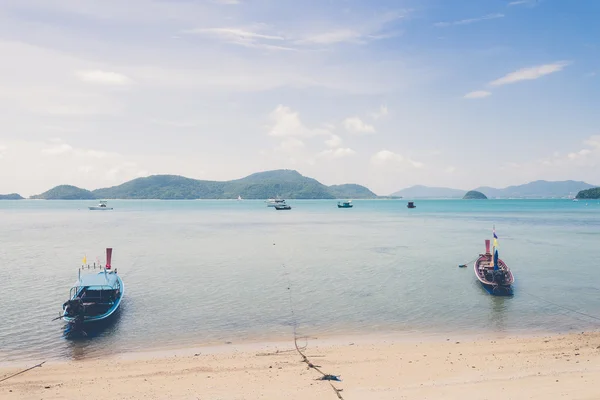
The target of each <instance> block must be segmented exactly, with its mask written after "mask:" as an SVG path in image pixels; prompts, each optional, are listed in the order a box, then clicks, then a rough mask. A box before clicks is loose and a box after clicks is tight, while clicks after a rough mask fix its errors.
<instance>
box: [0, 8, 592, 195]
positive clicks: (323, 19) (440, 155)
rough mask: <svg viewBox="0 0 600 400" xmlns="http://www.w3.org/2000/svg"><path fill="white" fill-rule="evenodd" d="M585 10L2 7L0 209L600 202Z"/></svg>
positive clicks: (589, 29)
mask: <svg viewBox="0 0 600 400" xmlns="http://www.w3.org/2000/svg"><path fill="white" fill-rule="evenodd" d="M598 15H600V1H597V0H485V1H482V0H394V1H392V0H368V1H367V0H362V1H359V0H303V1H301V2H300V1H292V0H128V1H126V2H125V1H122V0H2V1H1V2H0V54H1V55H2V57H1V59H2V62H0V193H12V192H18V193H20V194H22V195H27V196H28V195H32V194H37V193H40V192H43V191H45V190H47V189H49V188H51V187H53V186H56V185H59V184H72V185H76V186H79V187H83V188H87V189H95V188H99V187H107V186H114V185H118V184H120V183H123V182H125V181H127V180H130V179H133V178H136V177H142V176H148V175H152V174H177V175H184V176H187V177H190V178H197V179H209V180H228V179H236V178H240V177H243V176H246V175H249V174H251V173H254V172H257V171H263V170H271V169H280V168H286V169H295V170H298V171H299V172H300V173H302V174H303V175H306V176H310V177H313V178H316V179H317V180H319V181H321V182H322V183H325V184H328V185H330V184H341V183H358V184H363V185H366V186H367V187H369V188H370V189H372V190H373V191H375V192H376V193H377V194H381V195H385V194H389V193H392V192H394V191H397V190H400V189H402V188H405V187H408V186H411V185H415V184H423V185H428V186H445V187H454V188H460V189H465V190H468V189H472V188H474V187H478V186H482V185H485V186H494V187H504V186H508V185H512V184H521V183H526V182H529V181H532V180H537V179H546V180H565V179H574V180H584V181H587V182H589V183H592V184H600V112H599V110H600V25H598V24H597V16H598Z"/></svg>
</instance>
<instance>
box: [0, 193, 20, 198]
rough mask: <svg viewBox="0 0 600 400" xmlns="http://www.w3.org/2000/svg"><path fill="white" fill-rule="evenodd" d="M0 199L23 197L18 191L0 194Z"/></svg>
mask: <svg viewBox="0 0 600 400" xmlns="http://www.w3.org/2000/svg"><path fill="white" fill-rule="evenodd" d="M0 200H23V197H22V196H21V195H20V194H18V193H11V194H0Z"/></svg>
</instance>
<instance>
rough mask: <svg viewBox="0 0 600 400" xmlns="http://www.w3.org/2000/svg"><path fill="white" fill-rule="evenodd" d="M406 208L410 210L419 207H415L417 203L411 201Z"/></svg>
mask: <svg viewBox="0 0 600 400" xmlns="http://www.w3.org/2000/svg"><path fill="white" fill-rule="evenodd" d="M406 207H408V208H417V206H415V203H414V202H412V201H409V202H408V204H407V205H406Z"/></svg>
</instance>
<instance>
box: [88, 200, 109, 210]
mask: <svg viewBox="0 0 600 400" xmlns="http://www.w3.org/2000/svg"><path fill="white" fill-rule="evenodd" d="M88 208H89V209H90V210H94V211H105V210H112V209H113V208H112V207H108V206H107V205H106V200H100V202H99V203H98V205H97V206H93V207H88Z"/></svg>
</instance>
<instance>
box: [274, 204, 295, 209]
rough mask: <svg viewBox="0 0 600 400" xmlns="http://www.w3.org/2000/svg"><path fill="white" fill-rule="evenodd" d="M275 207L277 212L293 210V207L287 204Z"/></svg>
mask: <svg viewBox="0 0 600 400" xmlns="http://www.w3.org/2000/svg"><path fill="white" fill-rule="evenodd" d="M274 207H275V209H276V210H291V209H292V207H291V206H289V205H287V204H286V203H279V204H275V206H274Z"/></svg>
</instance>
